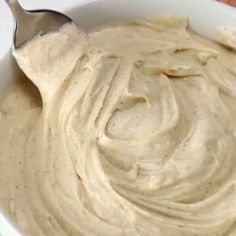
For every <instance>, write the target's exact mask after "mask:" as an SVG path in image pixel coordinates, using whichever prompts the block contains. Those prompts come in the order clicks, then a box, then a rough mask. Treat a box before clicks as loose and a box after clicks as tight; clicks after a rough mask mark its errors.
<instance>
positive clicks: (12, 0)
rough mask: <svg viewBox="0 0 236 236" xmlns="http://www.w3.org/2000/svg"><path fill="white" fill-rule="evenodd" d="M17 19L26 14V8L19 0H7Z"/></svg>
mask: <svg viewBox="0 0 236 236" xmlns="http://www.w3.org/2000/svg"><path fill="white" fill-rule="evenodd" d="M5 2H6V3H7V5H8V6H9V8H10V9H11V12H12V15H13V16H14V18H15V20H18V19H22V17H24V16H25V15H26V10H25V9H23V7H22V6H21V5H20V3H19V1H18V0H5Z"/></svg>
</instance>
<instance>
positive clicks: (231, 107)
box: [0, 17, 236, 236]
mask: <svg viewBox="0 0 236 236" xmlns="http://www.w3.org/2000/svg"><path fill="white" fill-rule="evenodd" d="M230 42H231V41H230ZM14 55H15V57H16V58H17V60H18V63H19V65H20V67H21V68H22V69H23V70H24V72H25V73H26V75H27V76H28V78H29V79H30V80H31V81H32V82H33V83H34V85H33V83H31V82H30V81H29V79H27V78H25V76H21V77H20V78H17V79H16V81H15V82H14V84H13V85H12V87H11V89H10V91H9V93H8V95H7V96H6V97H5V99H4V100H3V101H2V103H1V106H0V205H1V206H2V207H3V208H4V209H5V211H6V212H8V213H9V214H10V215H11V217H12V218H13V219H14V220H15V222H17V224H18V225H19V227H20V228H21V229H22V232H24V234H25V235H27V236H28V235H29V236H42V235H45V236H69V235H70V236H79V235H89V236H91V235H98V236H111V235H112V236H116V235H117V236H118V235H119V236H121V235H124V236H125V235H126V236H138V235H139V236H151V235H153V236H182V235H185V236H223V235H224V236H230V235H231V236H235V235H236V67H235V63H236V55H235V53H234V52H232V51H230V50H229V49H227V48H224V47H222V46H220V45H219V44H217V43H214V42H211V41H209V40H207V39H204V38H202V37H200V36H198V35H195V34H194V33H192V32H191V31H189V30H188V29H187V21H186V19H185V18H181V17H160V18H157V19H155V20H152V21H146V22H133V23H126V24H117V25H110V26H104V27H100V28H97V29H94V30H92V31H91V32H89V33H88V36H87V35H85V34H84V33H82V32H80V31H79V30H78V29H77V28H76V27H75V26H74V25H73V24H69V25H66V26H64V27H63V28H62V29H61V30H60V31H58V32H53V33H50V34H48V35H45V36H38V37H37V38H35V39H34V40H33V41H31V42H29V43H27V44H26V45H25V46H23V48H21V49H18V50H16V51H15V52H14Z"/></svg>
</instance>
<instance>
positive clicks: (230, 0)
mask: <svg viewBox="0 0 236 236" xmlns="http://www.w3.org/2000/svg"><path fill="white" fill-rule="evenodd" d="M219 2H223V3H226V4H229V5H231V6H233V7H236V0H219Z"/></svg>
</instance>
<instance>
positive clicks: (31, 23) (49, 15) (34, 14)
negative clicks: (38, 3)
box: [5, 0, 72, 49]
mask: <svg viewBox="0 0 236 236" xmlns="http://www.w3.org/2000/svg"><path fill="white" fill-rule="evenodd" d="M5 2H6V3H7V4H8V6H9V7H10V9H11V12H12V14H13V17H14V18H15V33H14V39H13V44H14V47H15V49H17V48H20V47H21V46H22V45H23V44H24V43H26V42H27V41H29V40H31V39H33V38H34V37H35V36H36V35H38V34H40V35H44V34H47V33H48V32H50V31H54V30H58V29H59V28H60V27H61V26H62V25H64V24H66V23H71V22H72V20H71V19H70V18H69V17H67V16H66V15H64V14H62V13H60V12H56V11H52V10H34V11H27V10H25V9H23V8H22V7H21V5H20V3H19V2H18V0H5Z"/></svg>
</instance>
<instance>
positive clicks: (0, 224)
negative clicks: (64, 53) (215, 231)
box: [0, 0, 236, 236]
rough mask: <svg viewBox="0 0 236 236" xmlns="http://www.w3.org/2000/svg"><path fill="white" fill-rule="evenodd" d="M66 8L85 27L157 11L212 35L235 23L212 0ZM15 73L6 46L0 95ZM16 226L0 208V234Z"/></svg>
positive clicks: (123, 0) (126, 1) (121, 1)
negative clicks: (180, 16) (217, 30)
mask: <svg viewBox="0 0 236 236" xmlns="http://www.w3.org/2000/svg"><path fill="white" fill-rule="evenodd" d="M65 12H66V13H67V15H68V16H70V17H71V18H73V19H74V21H75V22H77V23H78V24H79V25H80V27H81V28H83V29H85V30H87V29H88V28H91V27H95V26H99V25H103V24H109V23H113V22H120V21H129V20H134V19H140V18H145V17H151V16H156V15H160V14H162V15H163V14H168V15H170V14H172V15H185V16H187V17H188V18H189V25H190V28H191V29H192V30H193V31H195V32H197V33H199V34H201V35H203V36H206V37H208V38H211V39H215V32H216V29H217V27H219V26H233V27H236V10H235V9H234V8H232V7H229V6H226V5H224V4H221V3H218V2H216V1H213V0H198V1H191V0H148V1H147V0H90V1H86V2H83V3H80V4H76V5H75V6H74V7H72V8H70V9H68V10H67V11H65ZM17 73H21V72H20V71H19V69H18V67H17V66H16V63H15V62H14V60H13V58H12V56H11V53H10V50H9V52H8V53H7V54H6V55H4V56H3V57H2V58H0V99H1V97H2V96H3V95H4V94H5V93H6V91H7V89H8V87H9V85H10V82H11V81H13V80H14V78H16V74H17ZM0 208H1V206H0ZM15 229H16V228H15V225H14V224H13V223H12V222H11V220H10V218H9V217H8V216H6V214H4V213H3V211H2V213H1V212H0V236H9V235H11V236H19V235H20V234H19V233H17V231H16V230H15Z"/></svg>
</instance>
